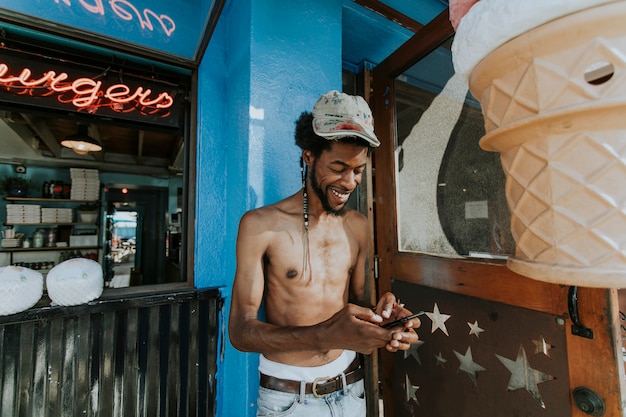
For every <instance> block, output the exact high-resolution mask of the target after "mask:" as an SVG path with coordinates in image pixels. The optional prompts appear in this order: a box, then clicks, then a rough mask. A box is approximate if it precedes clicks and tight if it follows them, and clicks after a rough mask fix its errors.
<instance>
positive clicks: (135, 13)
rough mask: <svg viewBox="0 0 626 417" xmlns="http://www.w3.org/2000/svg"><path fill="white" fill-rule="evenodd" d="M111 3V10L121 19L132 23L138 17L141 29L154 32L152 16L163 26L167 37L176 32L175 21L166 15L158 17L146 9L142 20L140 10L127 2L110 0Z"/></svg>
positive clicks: (125, 0) (124, 0)
mask: <svg viewBox="0 0 626 417" xmlns="http://www.w3.org/2000/svg"><path fill="white" fill-rule="evenodd" d="M109 3H110V5H111V10H113V13H115V14H116V15H117V16H118V17H119V18H121V19H123V20H127V21H130V20H132V19H133V17H136V18H137V20H138V21H139V26H140V27H141V29H148V30H150V31H153V30H154V27H153V26H152V22H151V20H150V16H152V17H154V19H155V20H156V21H158V22H159V23H160V24H161V28H163V31H164V32H165V34H166V35H167V36H171V35H172V33H174V31H175V30H176V24H175V23H174V20H173V19H172V18H171V17H169V16H167V15H165V14H161V15H158V14H157V13H155V12H153V11H152V10H150V9H144V11H143V14H144V17H145V19H144V18H142V15H141V13H140V12H139V10H138V9H137V8H136V7H135V6H134V5H133V4H131V3H130V2H128V1H127V0H110V2H109ZM125 8H127V9H130V11H129V10H126V9H125Z"/></svg>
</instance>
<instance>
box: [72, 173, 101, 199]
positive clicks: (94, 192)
mask: <svg viewBox="0 0 626 417" xmlns="http://www.w3.org/2000/svg"><path fill="white" fill-rule="evenodd" d="M70 176H71V178H72V191H71V192H70V198H71V199H72V200H98V199H99V198H100V174H99V172H98V170H97V169H83V168H70Z"/></svg>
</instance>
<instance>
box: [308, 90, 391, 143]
mask: <svg viewBox="0 0 626 417" xmlns="http://www.w3.org/2000/svg"><path fill="white" fill-rule="evenodd" d="M312 114H313V131H314V132H315V134H317V135H318V136H322V137H324V138H327V139H332V140H334V139H339V138H341V137H346V136H358V137H360V138H363V139H365V140H366V141H367V142H368V143H369V144H370V145H371V146H373V147H378V146H379V145H380V141H379V140H378V138H377V137H376V134H374V118H373V117H372V111H371V110H370V107H369V106H368V105H367V102H366V101H365V100H364V99H363V97H361V96H351V95H348V94H345V93H340V92H339V91H337V90H331V91H329V92H328V93H326V94H324V95H323V96H321V97H320V98H319V100H317V103H315V106H313V113H312Z"/></svg>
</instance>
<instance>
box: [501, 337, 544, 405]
mask: <svg viewBox="0 0 626 417" xmlns="http://www.w3.org/2000/svg"><path fill="white" fill-rule="evenodd" d="M496 357H497V358H498V359H499V360H500V362H502V364H503V365H504V366H506V368H507V369H508V370H509V371H510V372H511V379H509V386H508V387H507V389H508V390H509V391H515V390H518V389H521V388H524V389H526V391H528V393H529V394H530V395H531V396H532V397H533V398H534V399H535V401H537V402H538V403H539V405H541V407H542V408H546V404H545V403H544V402H543V399H542V398H541V394H540V393H539V387H538V386H537V385H538V384H541V383H542V382H546V381H551V380H553V379H554V377H553V376H552V375H548V374H546V373H543V372H541V371H538V370H536V369H533V368H531V367H530V364H529V363H528V358H527V357H526V351H525V350H524V347H523V346H520V347H519V351H518V352H517V358H516V359H515V360H514V361H513V360H511V359H507V358H505V357H503V356H500V355H496Z"/></svg>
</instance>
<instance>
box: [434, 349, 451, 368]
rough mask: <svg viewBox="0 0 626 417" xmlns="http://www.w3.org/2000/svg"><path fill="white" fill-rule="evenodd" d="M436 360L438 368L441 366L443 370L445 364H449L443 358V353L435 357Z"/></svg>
mask: <svg viewBox="0 0 626 417" xmlns="http://www.w3.org/2000/svg"><path fill="white" fill-rule="evenodd" d="M435 359H436V360H437V366H441V367H442V368H445V366H444V363H446V362H448V360H447V359H445V358H444V357H443V355H442V354H441V352H439V354H437V355H435Z"/></svg>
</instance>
